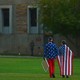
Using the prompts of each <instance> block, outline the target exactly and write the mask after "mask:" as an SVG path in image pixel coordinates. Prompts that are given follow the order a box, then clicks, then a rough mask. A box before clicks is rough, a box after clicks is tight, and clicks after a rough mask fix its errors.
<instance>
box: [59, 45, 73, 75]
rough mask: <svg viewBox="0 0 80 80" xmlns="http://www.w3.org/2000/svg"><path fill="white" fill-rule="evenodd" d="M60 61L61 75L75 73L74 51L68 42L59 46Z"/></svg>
mask: <svg viewBox="0 0 80 80" xmlns="http://www.w3.org/2000/svg"><path fill="white" fill-rule="evenodd" d="M58 63H59V67H60V75H72V74H73V52H72V50H71V49H70V48H69V47H68V46H67V45H66V44H64V45H62V46H60V47H59V55H58Z"/></svg>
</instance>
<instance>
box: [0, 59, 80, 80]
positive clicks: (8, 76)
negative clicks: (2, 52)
mask: <svg viewBox="0 0 80 80" xmlns="http://www.w3.org/2000/svg"><path fill="white" fill-rule="evenodd" d="M41 61H42V58H0V80H53V79H52V78H49V74H48V72H47V73H45V72H44V71H43V68H42V66H41ZM55 68H56V70H55V76H56V78H55V79H54V80H66V78H64V79H63V78H62V77H61V76H60V74H59V67H58V64H57V61H55ZM68 80H80V59H75V60H74V74H73V75H72V76H71V77H70V78H68Z"/></svg>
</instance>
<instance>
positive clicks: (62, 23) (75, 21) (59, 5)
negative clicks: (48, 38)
mask: <svg viewBox="0 0 80 80" xmlns="http://www.w3.org/2000/svg"><path fill="white" fill-rule="evenodd" d="M39 7H40V9H41V10H40V11H41V13H40V14H41V15H40V17H41V18H40V19H41V21H42V23H43V24H44V27H47V28H48V30H52V32H53V33H54V34H56V33H60V34H64V35H69V34H70V35H73V36H76V35H77V36H79V34H80V0H40V2H39Z"/></svg>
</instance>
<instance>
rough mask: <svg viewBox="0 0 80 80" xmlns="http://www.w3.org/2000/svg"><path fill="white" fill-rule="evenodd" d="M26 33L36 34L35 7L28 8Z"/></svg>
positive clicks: (36, 13) (36, 9)
mask: <svg viewBox="0 0 80 80" xmlns="http://www.w3.org/2000/svg"><path fill="white" fill-rule="evenodd" d="M27 10H28V11H27V12H28V14H27V15H28V16H27V17H28V20H27V21H28V33H31V34H37V33H38V8H37V6H28V9H27Z"/></svg>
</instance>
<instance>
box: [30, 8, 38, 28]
mask: <svg viewBox="0 0 80 80" xmlns="http://www.w3.org/2000/svg"><path fill="white" fill-rule="evenodd" d="M29 12H30V25H31V27H33V26H35V27H36V26H37V9H36V8H30V9H29Z"/></svg>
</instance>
